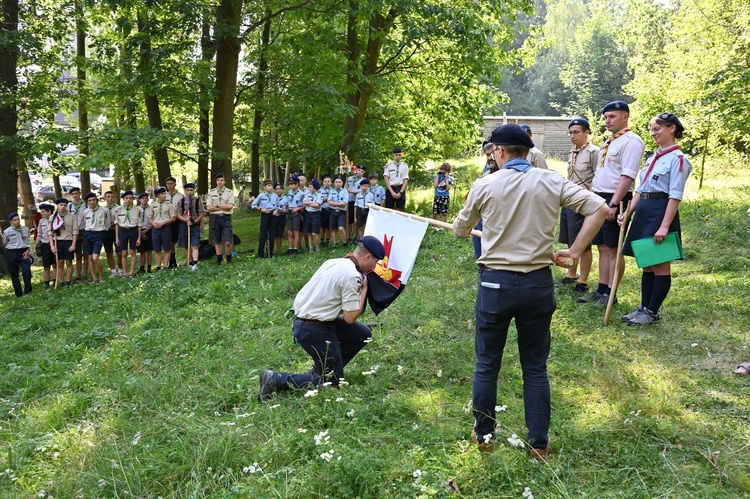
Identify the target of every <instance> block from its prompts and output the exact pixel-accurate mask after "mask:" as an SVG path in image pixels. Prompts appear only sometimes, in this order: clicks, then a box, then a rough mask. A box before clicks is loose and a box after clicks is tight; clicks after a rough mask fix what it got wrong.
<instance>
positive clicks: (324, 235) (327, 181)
mask: <svg viewBox="0 0 750 499" xmlns="http://www.w3.org/2000/svg"><path fill="white" fill-rule="evenodd" d="M321 178H322V180H323V186H322V187H321V188H320V190H319V191H318V192H320V195H321V197H322V198H323V204H322V205H320V234H321V236H320V239H321V242H320V245H321V246H323V247H324V248H327V247H329V246H330V243H329V242H328V239H329V238H330V237H331V229H330V227H329V222H330V220H329V219H330V218H331V205H329V204H328V197H329V196H330V195H331V189H332V187H331V182H332V181H331V176H330V175H329V174H327V173H326V174H325V175H323V177H321Z"/></svg>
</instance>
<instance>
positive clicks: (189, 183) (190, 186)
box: [182, 182, 245, 189]
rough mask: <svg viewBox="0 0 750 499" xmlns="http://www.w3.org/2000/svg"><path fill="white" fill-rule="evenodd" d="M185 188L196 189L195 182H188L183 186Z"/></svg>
mask: <svg viewBox="0 0 750 499" xmlns="http://www.w3.org/2000/svg"><path fill="white" fill-rule="evenodd" d="M182 188H183V189H195V184H194V183H192V182H188V183H187V184H185V185H183V186H182ZM242 188H243V189H244V188H245V186H244V185H243V186H242Z"/></svg>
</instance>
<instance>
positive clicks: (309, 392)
mask: <svg viewBox="0 0 750 499" xmlns="http://www.w3.org/2000/svg"><path fill="white" fill-rule="evenodd" d="M317 394H318V390H307V391H306V392H305V397H314V396H316V395H317Z"/></svg>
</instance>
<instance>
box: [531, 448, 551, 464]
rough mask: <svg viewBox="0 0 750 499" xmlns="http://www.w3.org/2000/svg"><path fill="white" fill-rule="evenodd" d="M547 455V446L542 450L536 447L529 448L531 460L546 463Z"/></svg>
mask: <svg viewBox="0 0 750 499" xmlns="http://www.w3.org/2000/svg"><path fill="white" fill-rule="evenodd" d="M548 455H549V444H547V447H545V448H544V449H539V448H537V447H529V456H531V459H541V460H542V461H546V460H547V456H548Z"/></svg>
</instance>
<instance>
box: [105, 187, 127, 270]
mask: <svg viewBox="0 0 750 499" xmlns="http://www.w3.org/2000/svg"><path fill="white" fill-rule="evenodd" d="M104 201H105V202H106V203H107V205H106V206H105V208H106V209H107V215H109V227H110V228H109V230H108V231H107V232H106V233H105V234H104V253H105V254H106V255H107V265H109V276H110V277H116V276H122V269H123V264H122V262H121V261H120V247H119V246H117V244H115V239H116V237H115V226H116V224H117V213H118V211H119V209H120V205H118V204H115V193H114V192H112V191H107V192H105V193H104ZM115 256H116V258H115ZM115 260H116V261H115Z"/></svg>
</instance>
